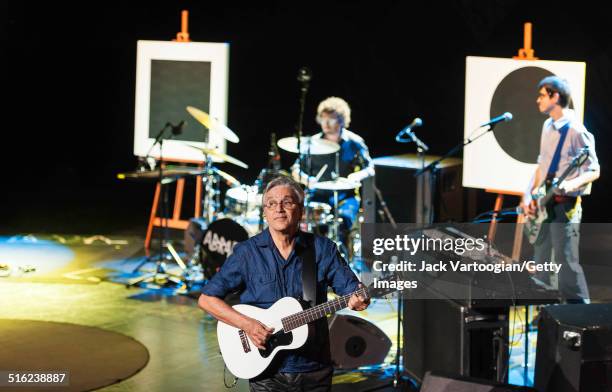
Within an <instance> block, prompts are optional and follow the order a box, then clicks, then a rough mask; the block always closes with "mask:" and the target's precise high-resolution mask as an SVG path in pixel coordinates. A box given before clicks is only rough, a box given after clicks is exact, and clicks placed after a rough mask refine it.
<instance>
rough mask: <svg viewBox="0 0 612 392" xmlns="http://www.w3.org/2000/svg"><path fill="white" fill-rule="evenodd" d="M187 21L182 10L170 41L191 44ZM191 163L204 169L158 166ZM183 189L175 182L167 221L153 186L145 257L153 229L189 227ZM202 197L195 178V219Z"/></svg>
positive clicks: (181, 180)
mask: <svg viewBox="0 0 612 392" xmlns="http://www.w3.org/2000/svg"><path fill="white" fill-rule="evenodd" d="M188 21H189V11H186V10H183V11H182V12H181V31H180V32H178V33H176V38H175V39H173V40H172V41H176V42H191V40H190V39H189V31H188ZM170 162H172V163H191V164H196V165H197V167H198V169H200V170H202V169H203V168H204V164H203V163H202V162H199V161H189V160H178V159H177V160H173V161H168V160H163V161H162V162H160V163H159V164H161V165H163V166H164V168H165V165H166V164H167V163H170ZM184 189H185V179H184V178H179V179H178V180H176V193H175V195H174V209H173V211H172V218H170V219H168V218H165V217H160V216H157V208H158V206H159V198H160V193H161V184H160V183H159V181H158V182H157V185H156V186H155V195H154V196H153V205H152V206H151V215H150V217H149V225H148V226H147V235H146V237H145V243H144V248H145V254H146V255H147V257H148V256H149V250H150V247H151V236H152V234H153V228H154V227H168V228H172V229H181V230H186V229H187V227H189V221H188V220H183V219H181V209H182V207H183V191H184ZM201 197H202V176H196V190H195V206H194V211H195V212H194V216H195V217H196V218H198V217H200V215H201V205H200V201H201Z"/></svg>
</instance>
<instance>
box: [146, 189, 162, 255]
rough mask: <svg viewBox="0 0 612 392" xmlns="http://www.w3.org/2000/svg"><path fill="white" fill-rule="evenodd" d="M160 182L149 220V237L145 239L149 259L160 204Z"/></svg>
mask: <svg viewBox="0 0 612 392" xmlns="http://www.w3.org/2000/svg"><path fill="white" fill-rule="evenodd" d="M160 188H161V187H160V185H159V182H158V183H157V185H156V186H155V196H153V206H151V216H150V218H149V226H148V227H147V236H146V237H145V243H144V249H145V254H146V255H147V257H148V256H149V253H150V252H149V251H150V249H151V235H152V234H153V225H154V223H155V216H156V215H157V206H158V204H159V192H160Z"/></svg>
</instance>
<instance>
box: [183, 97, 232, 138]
mask: <svg viewBox="0 0 612 392" xmlns="http://www.w3.org/2000/svg"><path fill="white" fill-rule="evenodd" d="M187 111H188V112H189V114H191V115H192V116H193V117H194V118H195V119H196V120H198V122H199V123H200V124H202V125H204V126H205V127H206V128H208V129H209V130H210V131H211V132H216V133H218V134H219V135H221V136H222V137H223V139H225V140H227V141H229V142H232V143H238V142H239V141H240V139H239V138H238V136H237V135H236V134H235V133H234V131H232V130H231V129H229V128H228V127H226V126H225V125H223V124H221V122H219V120H218V119H216V118H215V117H212V116H210V115H208V113H206V112H203V111H201V110H200V109H198V108H194V107H193V106H187Z"/></svg>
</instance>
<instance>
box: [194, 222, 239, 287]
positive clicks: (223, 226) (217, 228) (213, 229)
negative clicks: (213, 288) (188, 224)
mask: <svg viewBox="0 0 612 392" xmlns="http://www.w3.org/2000/svg"><path fill="white" fill-rule="evenodd" d="M248 238H249V234H248V233H247V231H246V230H245V229H244V228H243V227H242V226H241V225H240V224H238V223H236V222H234V221H233V220H231V219H227V218H225V219H219V220H216V221H214V222H212V223H211V224H210V225H208V228H207V229H206V230H205V231H204V236H203V237H202V243H201V244H200V253H201V254H200V261H201V263H202V270H203V272H204V277H205V278H206V279H210V278H212V277H213V276H214V275H215V274H216V273H217V272H218V271H219V269H220V268H221V266H222V265H223V263H224V262H225V260H226V259H227V258H228V257H229V256H230V255H231V254H232V252H233V251H234V247H235V246H236V244H237V243H239V242H242V241H246V240H247V239H248Z"/></svg>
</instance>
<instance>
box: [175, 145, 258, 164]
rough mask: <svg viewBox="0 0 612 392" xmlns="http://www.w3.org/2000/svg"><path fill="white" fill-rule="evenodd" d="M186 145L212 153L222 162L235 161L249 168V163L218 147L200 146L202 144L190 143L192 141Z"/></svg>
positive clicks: (204, 152)
mask: <svg viewBox="0 0 612 392" xmlns="http://www.w3.org/2000/svg"><path fill="white" fill-rule="evenodd" d="M185 145H187V146H189V147H191V148H195V149H197V150H200V151H202V154H204V155H210V156H211V157H213V158H217V159H218V160H220V161H221V162H227V163H233V164H234V165H236V166H240V167H242V168H244V169H248V168H249V165H247V164H246V163H244V162H242V161H240V160H238V159H236V158H234V157H231V156H229V155H227V154H225V153H222V152H221V151H219V150H217V149H216V148H210V147H200V146H196V145H195V144H190V143H185Z"/></svg>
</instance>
